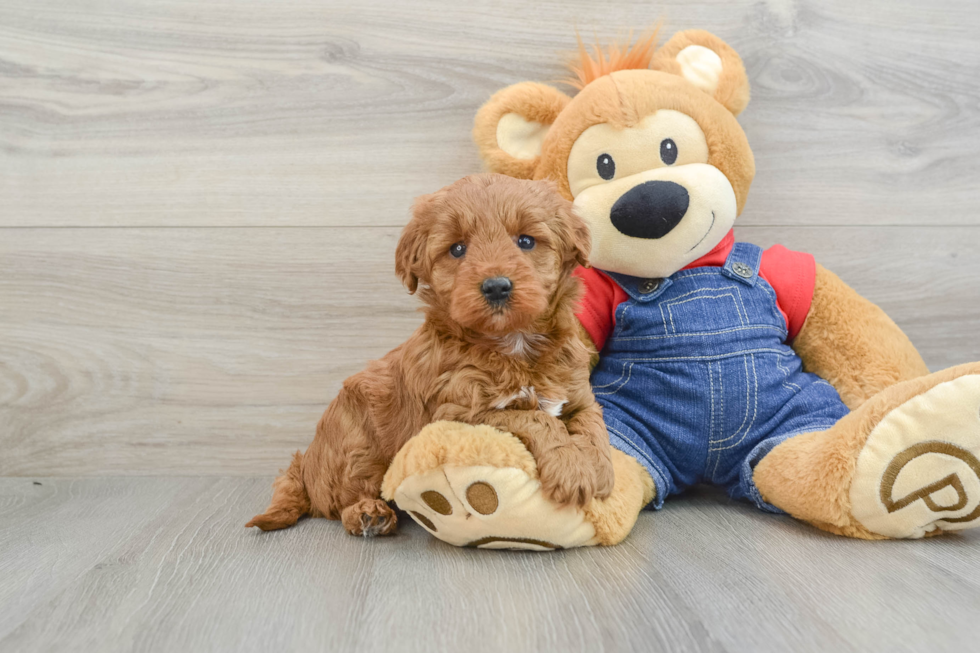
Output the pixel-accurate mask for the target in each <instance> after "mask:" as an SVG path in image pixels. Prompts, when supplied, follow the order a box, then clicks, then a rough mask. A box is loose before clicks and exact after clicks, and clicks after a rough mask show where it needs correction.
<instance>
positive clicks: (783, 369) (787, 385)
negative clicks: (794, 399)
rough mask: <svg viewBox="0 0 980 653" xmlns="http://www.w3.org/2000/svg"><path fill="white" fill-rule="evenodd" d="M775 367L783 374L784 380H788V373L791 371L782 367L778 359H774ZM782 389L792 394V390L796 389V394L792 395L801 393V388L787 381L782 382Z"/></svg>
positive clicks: (780, 360)
mask: <svg viewBox="0 0 980 653" xmlns="http://www.w3.org/2000/svg"><path fill="white" fill-rule="evenodd" d="M776 367H777V368H778V369H779V371H780V372H782V373H783V374H785V375H786V378H787V379H789V376H790V372H791V371H790V370H789V368H786V367H783V361H782V359H781V358H779V357H777V358H776ZM783 387H784V388H786V389H787V390H789V391H790V392H793V388H796V392H795V393H793V394H794V395H795V394H796V393H799V392H803V388H801V387H800V386H798V385H796V384H795V383H790V382H789V381H787V380H784V381H783Z"/></svg>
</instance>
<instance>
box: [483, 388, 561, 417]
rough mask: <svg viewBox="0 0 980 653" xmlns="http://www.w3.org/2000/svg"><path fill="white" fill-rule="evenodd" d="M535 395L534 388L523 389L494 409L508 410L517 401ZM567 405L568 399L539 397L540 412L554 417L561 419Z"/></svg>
mask: <svg viewBox="0 0 980 653" xmlns="http://www.w3.org/2000/svg"><path fill="white" fill-rule="evenodd" d="M533 394H534V386H530V387H527V386H525V387H523V388H521V389H520V391H519V392H515V393H514V394H512V395H511V396H509V397H507V398H506V399H504V400H503V401H501V402H500V403H498V404H497V405H496V406H494V408H496V409H497V410H503V409H505V408H507V406H510V405H511V404H512V403H514V402H515V401H518V400H520V399H530V398H531V395H533ZM567 403H568V400H567V399H548V398H546V397H539V398H538V410H543V411H544V412H546V413H548V414H549V415H551V416H552V417H561V413H562V410H563V409H564V407H565V404H567Z"/></svg>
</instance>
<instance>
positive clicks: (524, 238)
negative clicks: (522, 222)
mask: <svg viewBox="0 0 980 653" xmlns="http://www.w3.org/2000/svg"><path fill="white" fill-rule="evenodd" d="M517 246H518V247H520V248H521V249H524V250H528V249H534V236H528V235H526V234H521V235H520V236H518V237H517Z"/></svg>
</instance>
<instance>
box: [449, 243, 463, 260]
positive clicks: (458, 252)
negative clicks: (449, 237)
mask: <svg viewBox="0 0 980 653" xmlns="http://www.w3.org/2000/svg"><path fill="white" fill-rule="evenodd" d="M449 253H450V254H452V255H453V258H463V254H465V253H466V243H453V245H452V247H450V248H449Z"/></svg>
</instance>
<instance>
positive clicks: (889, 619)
mask: <svg viewBox="0 0 980 653" xmlns="http://www.w3.org/2000/svg"><path fill="white" fill-rule="evenodd" d="M270 480H271V479H270V478H269V477H263V478H259V479H249V478H235V479H221V478H197V479H147V478H143V479H86V480H67V479H42V480H41V482H42V483H43V486H35V485H32V482H31V481H30V480H28V479H6V480H0V520H2V521H3V524H4V528H3V529H2V530H0V545H2V547H3V550H4V552H5V554H4V555H3V556H2V557H0V571H2V572H3V573H2V574H0V607H2V608H3V609H2V610H0V649H3V650H7V651H19V652H22V653H29V652H33V651H52V650H67V649H71V650H79V651H82V650H92V651H96V650H97V651H101V652H112V651H174V650H186V651H272V650H297V651H298V650H322V651H359V652H373V651H379V652H381V651H384V652H388V651H392V650H398V651H432V652H440V651H460V650H466V651H474V652H477V653H479V652H483V651H501V650H506V651H513V652H514V653H520V652H523V651H559V650H560V651H570V652H577V651H589V652H591V651H610V652H612V651H629V650H643V651H680V652H687V651H692V652H694V651H697V652H716V653H722V652H726V651H727V652H731V653H735V652H738V651H758V652H761V653H765V652H769V651H774V652H775V651H800V652H807V651H829V650H833V651H843V652H851V651H853V652H858V651H860V652H868V651H930V652H941V651H956V652H962V651H968V650H972V649H973V645H974V643H975V642H976V640H977V637H978V636H980V624H978V623H977V620H976V619H975V615H976V614H977V611H978V610H980V571H978V570H980V564H978V563H980V534H978V533H968V534H966V535H963V536H961V537H947V538H937V539H934V540H929V541H917V542H883V543H868V542H861V541H853V540H846V539H844V538H838V537H834V536H830V535H826V534H822V533H819V532H817V531H815V530H813V529H811V528H809V527H807V526H805V525H802V524H799V523H796V522H793V521H792V520H791V519H789V518H787V517H776V516H773V515H766V514H763V513H760V512H759V511H757V510H755V509H754V508H752V507H750V506H747V505H744V504H737V503H732V502H730V501H728V500H727V499H725V498H724V497H723V496H722V495H720V494H715V493H712V492H706V491H696V492H692V493H691V494H690V495H688V496H685V497H681V498H678V499H675V500H672V501H670V502H669V503H668V504H667V507H666V508H665V509H664V510H662V511H660V512H657V513H645V514H643V515H641V517H640V521H639V523H638V524H637V527H636V529H635V530H634V532H633V534H632V535H631V536H630V537H629V538H628V539H627V540H626V542H624V543H623V544H621V545H619V546H617V547H613V548H610V549H575V550H570V551H564V552H557V553H546V554H536V553H515V552H488V551H475V550H468V549H456V548H453V547H450V546H448V545H445V544H443V543H441V542H439V541H437V540H434V539H432V538H431V537H429V536H428V534H427V533H425V532H424V531H423V530H422V529H421V528H419V527H417V526H416V525H415V524H414V523H413V522H411V521H410V520H407V519H406V520H405V521H404V522H403V524H404V526H403V527H402V529H401V531H400V532H399V534H398V535H397V536H396V537H394V538H390V539H387V538H382V539H378V540H363V539H359V538H352V537H350V536H348V535H346V534H344V533H343V530H342V529H341V527H340V525H339V524H338V523H337V522H328V521H325V520H319V519H317V520H307V521H303V522H301V523H300V524H299V525H297V526H296V527H294V528H291V529H288V530H285V531H280V532H275V533H267V534H264V533H259V532H256V531H246V530H245V529H244V528H242V524H243V523H244V521H245V520H246V519H247V518H248V517H249V516H251V514H252V513H253V512H254V511H255V509H256V507H257V506H262V505H263V504H264V502H265V500H266V498H267V495H268V492H269V482H270ZM65 533H72V534H73V537H72V538H70V539H68V538H65V537H64V536H63V534H65ZM952 560H960V561H961V562H962V566H961V568H959V569H958V570H957V572H956V573H951V572H950V570H949V569H947V568H946V567H945V566H944V565H945V564H949V562H950V561H952ZM53 563H59V564H53ZM869 614H874V618H873V619H869V618H867V615H869Z"/></svg>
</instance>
